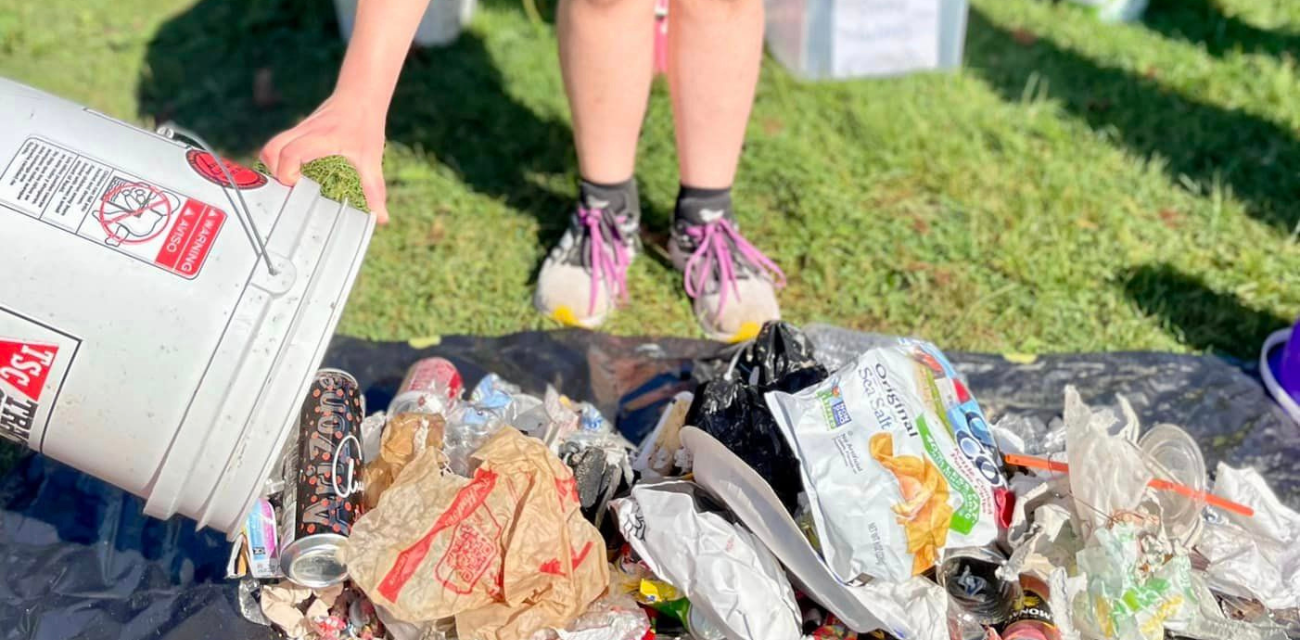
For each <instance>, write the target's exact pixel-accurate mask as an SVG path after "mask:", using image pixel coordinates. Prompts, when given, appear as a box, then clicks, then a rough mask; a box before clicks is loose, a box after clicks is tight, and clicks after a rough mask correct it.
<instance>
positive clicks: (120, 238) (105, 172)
mask: <svg viewBox="0 0 1300 640" xmlns="http://www.w3.org/2000/svg"><path fill="white" fill-rule="evenodd" d="M0 203H4V204H7V205H9V206H10V207H11V208H13V209H16V210H17V211H19V212H21V213H24V214H26V215H29V216H31V217H33V218H36V219H38V220H40V221H42V222H45V223H47V224H50V225H53V226H56V227H59V228H61V229H63V230H65V231H69V232H71V233H75V234H77V235H78V236H81V237H83V238H86V239H89V240H91V241H94V242H95V243H97V244H101V245H104V246H107V247H110V248H112V249H115V250H117V251H119V252H121V253H124V254H127V255H129V256H132V257H134V258H137V259H139V260H141V261H143V262H146V263H148V264H152V265H155V266H158V267H161V268H163V269H166V270H167V271H170V272H172V273H175V274H176V275H179V276H181V277H184V278H194V277H195V276H197V275H198V274H199V271H200V270H201V269H202V268H203V263H204V262H205V261H206V260H207V257H208V253H209V252H210V251H211V250H212V246H213V244H214V243H215V242H216V240H217V235H218V234H219V233H220V232H221V228H222V227H223V226H224V225H225V221H226V213H225V212H224V211H222V210H220V209H217V208H216V207H213V206H211V205H208V204H205V203H203V202H200V201H198V200H194V199H192V198H187V197H185V196H183V195H181V194H180V193H177V192H175V191H172V190H170V189H167V188H165V187H162V186H160V185H158V184H156V183H153V182H149V181H145V180H143V179H141V178H139V177H137V176H134V175H131V174H129V173H126V172H124V171H121V170H119V169H117V168H115V167H112V166H109V165H107V164H104V163H102V162H98V161H96V160H93V159H91V158H87V157H85V156H84V155H81V154H78V153H76V152H73V151H70V150H68V149H66V148H64V147H62V146H59V145H57V144H54V143H52V142H49V141H47V140H43V139H40V138H36V137H31V138H28V139H27V140H26V141H24V142H23V145H22V147H21V148H19V150H18V154H17V155H15V156H14V158H13V160H11V161H10V162H9V166H8V167H6V168H5V171H4V173H3V174H0Z"/></svg>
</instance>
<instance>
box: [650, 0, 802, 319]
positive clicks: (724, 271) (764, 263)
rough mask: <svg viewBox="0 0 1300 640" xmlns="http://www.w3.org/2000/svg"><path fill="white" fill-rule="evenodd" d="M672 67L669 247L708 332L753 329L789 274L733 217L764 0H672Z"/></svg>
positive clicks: (772, 310) (769, 315) (777, 312)
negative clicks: (674, 168) (673, 186)
mask: <svg viewBox="0 0 1300 640" xmlns="http://www.w3.org/2000/svg"><path fill="white" fill-rule="evenodd" d="M670 2H671V4H670V5H669V7H668V20H669V26H668V43H669V55H668V74H669V79H670V83H671V86H672V94H673V119H674V120H675V121H676V125H677V127H676V128H677V162H678V168H679V171H680V173H681V181H682V188H681V191H679V192H678V196H677V206H676V211H675V213H674V216H673V218H674V220H673V234H672V239H671V240H670V242H669V254H670V255H672V257H673V263H674V264H675V265H676V266H677V268H679V269H681V270H682V272H683V275H684V284H685V287H686V293H687V295H690V296H691V297H693V298H694V299H695V300H694V304H693V310H694V312H695V317H696V319H697V320H698V321H699V322H700V326H701V327H703V328H704V330H705V332H706V333H707V334H708V335H709V337H711V338H714V339H717V340H729V341H739V340H747V339H750V338H753V337H754V336H755V335H757V334H758V332H759V328H760V327H761V326H762V324H763V323H764V322H766V321H769V320H775V319H778V318H780V317H781V309H780V305H779V304H778V302H777V299H776V289H775V286H776V285H777V284H778V283H781V282H783V281H784V279H785V276H784V274H782V273H781V271H780V269H779V268H777V266H776V264H775V263H773V262H772V261H771V260H770V259H768V258H767V256H765V255H763V254H762V252H761V251H759V250H758V249H757V248H756V247H754V246H753V245H751V244H749V242H748V241H747V240H745V239H744V237H743V236H741V235H740V230H739V228H738V227H737V226H736V225H735V218H734V216H733V214H732V210H731V209H732V207H731V183H732V181H734V180H735V179H736V165H737V164H738V163H739V162H740V151H741V148H742V147H743V146H744V144H745V125H746V124H748V122H749V112H750V108H751V107H752V106H753V102H754V89H755V86H756V85H757V84H758V70H759V66H760V64H761V62H762V57H763V0H670Z"/></svg>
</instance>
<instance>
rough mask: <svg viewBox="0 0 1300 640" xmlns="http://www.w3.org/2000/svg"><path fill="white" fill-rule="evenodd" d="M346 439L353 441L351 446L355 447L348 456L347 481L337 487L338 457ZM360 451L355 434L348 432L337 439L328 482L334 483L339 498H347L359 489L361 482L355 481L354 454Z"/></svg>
mask: <svg viewBox="0 0 1300 640" xmlns="http://www.w3.org/2000/svg"><path fill="white" fill-rule="evenodd" d="M348 440H351V441H352V442H353V446H354V447H356V448H355V449H353V452H354V453H353V455H350V456H348V478H347V481H346V482H344V483H343V487H341V488H340V487H339V458H341V457H343V447H345V446H347V444H348ZM360 452H361V441H360V440H358V439H357V437H356V436H354V435H352V434H350V433H349V434H348V435H346V436H344V437H343V440H341V441H339V446H337V447H335V448H334V465H333V468H332V470H331V472H332V473H331V478H330V482H332V483H333V484H334V493H335V495H337V496H338V497H340V498H347V497H348V496H351V495H352V494H354V493H356V492H358V491H360V490H361V483H360V482H359V481H357V456H356V454H357V453H360Z"/></svg>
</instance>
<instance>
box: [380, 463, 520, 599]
mask: <svg viewBox="0 0 1300 640" xmlns="http://www.w3.org/2000/svg"><path fill="white" fill-rule="evenodd" d="M496 482H497V474H496V473H494V472H492V471H484V470H483V469H479V470H478V472H477V473H476V474H475V475H474V480H473V481H471V482H470V483H469V484H468V485H466V486H465V487H464V488H462V489H461V490H460V491H459V492H457V493H456V497H455V498H454V499H453V500H452V502H451V505H450V506H448V507H447V510H446V511H444V512H443V514H442V515H441V516H439V517H438V520H437V522H435V523H434V524H433V527H431V528H430V529H429V532H428V533H426V534H424V537H422V538H420V539H419V540H418V541H417V542H416V543H415V544H413V545H411V546H410V547H407V548H406V549H405V550H403V551H402V552H401V553H400V554H398V556H397V560H396V561H395V562H393V567H392V569H389V571H388V573H387V574H385V575H384V579H383V580H382V581H380V583H379V594H380V595H382V596H383V597H385V598H387V599H388V600H389V601H390V602H397V597H398V595H400V594H401V592H402V588H403V587H405V586H406V583H407V582H408V581H410V579H411V576H412V575H414V574H415V571H416V570H417V569H418V568H419V567H420V565H421V564H423V563H424V561H425V559H426V558H427V557H428V555H429V548H430V547H431V546H432V545H433V541H434V538H436V537H437V536H438V534H439V533H441V532H442V531H444V530H447V529H453V530H452V532H451V535H452V540H451V544H450V545H448V547H447V551H446V553H444V554H443V557H441V558H439V559H438V565H437V571H436V575H437V577H438V580H439V581H440V582H441V583H442V584H443V586H445V587H446V588H447V589H449V590H452V591H454V592H456V593H462V594H464V593H470V592H471V591H472V590H473V588H474V586H475V585H477V584H478V581H479V580H480V579H481V578H482V577H483V574H484V573H485V572H486V571H487V569H488V567H490V566H492V560H493V558H494V557H496V555H497V554H498V550H499V548H500V544H501V542H500V541H501V525H500V523H498V522H497V521H496V518H494V517H493V516H492V514H491V512H490V510H489V509H487V507H486V504H485V503H486V501H487V497H488V494H490V493H492V490H493V489H494V488H495V487H496Z"/></svg>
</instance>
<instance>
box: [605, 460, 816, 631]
mask: <svg viewBox="0 0 1300 640" xmlns="http://www.w3.org/2000/svg"><path fill="white" fill-rule="evenodd" d="M611 506H612V507H613V509H614V512H615V513H616V514H617V515H618V524H619V530H620V531H621V532H622V533H623V537H624V538H625V539H626V540H627V541H628V543H629V544H631V545H632V548H633V549H634V550H635V551H636V553H637V555H639V556H640V557H641V559H642V560H643V561H644V562H645V563H646V565H647V566H648V567H649V568H650V570H651V571H653V572H654V574H655V575H656V576H658V577H660V578H662V579H663V580H664V581H666V582H668V583H669V584H671V585H673V586H674V587H676V588H677V589H678V590H679V591H681V592H682V593H685V594H686V597H687V598H689V599H690V601H691V605H692V606H693V607H697V608H699V610H700V611H701V613H703V614H704V615H705V616H706V617H707V618H708V619H709V621H710V622H712V623H713V624H714V625H716V626H717V627H719V628H720V629H723V630H725V631H726V632H727V637H728V638H731V639H732V640H788V639H789V638H797V637H798V636H799V630H800V629H799V620H800V613H799V608H798V607H797V606H796V605H795V601H794V591H793V589H791V588H790V583H789V581H788V580H786V577H785V571H784V570H783V569H782V568H781V565H780V563H778V562H777V560H776V557H775V556H773V555H772V552H771V551H768V549H767V547H765V546H764V545H763V543H762V542H761V541H759V540H758V538H756V537H755V536H754V534H752V533H750V532H749V531H748V530H746V529H745V528H744V527H742V526H740V525H739V524H736V523H735V522H733V521H732V520H731V519H730V518H728V517H724V515H723V514H722V513H720V512H719V510H718V509H716V508H715V509H713V510H710V509H708V508H706V507H707V506H711V505H709V504H708V503H707V498H706V497H705V496H704V494H703V491H702V490H701V489H700V488H699V487H698V486H697V485H695V484H693V483H690V482H684V481H665V482H660V483H656V484H640V485H637V486H635V487H633V488H632V494H631V496H630V497H628V498H624V499H621V500H615V501H614V502H612V503H611Z"/></svg>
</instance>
